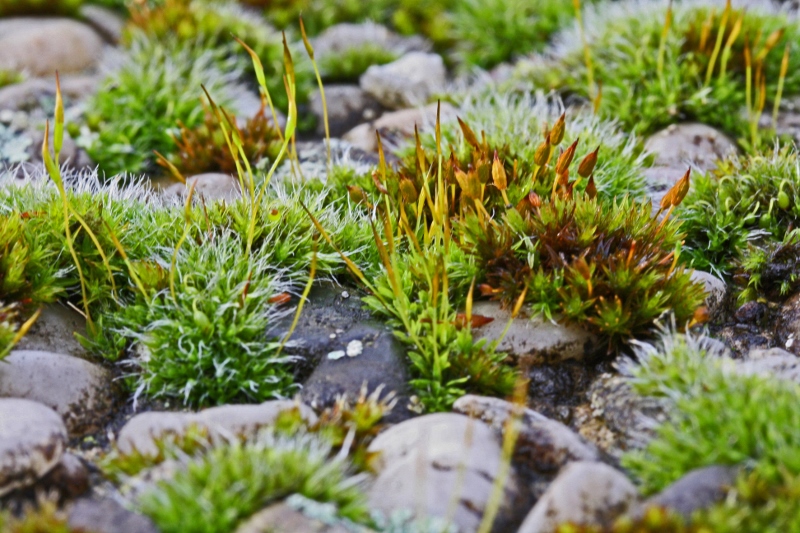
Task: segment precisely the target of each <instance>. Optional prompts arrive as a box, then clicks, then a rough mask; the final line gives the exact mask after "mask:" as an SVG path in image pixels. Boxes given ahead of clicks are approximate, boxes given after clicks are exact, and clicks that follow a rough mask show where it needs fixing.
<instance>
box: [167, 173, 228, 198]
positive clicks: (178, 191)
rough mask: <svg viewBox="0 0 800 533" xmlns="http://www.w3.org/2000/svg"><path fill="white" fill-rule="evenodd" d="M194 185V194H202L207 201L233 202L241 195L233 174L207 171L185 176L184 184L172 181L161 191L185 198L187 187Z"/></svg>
mask: <svg viewBox="0 0 800 533" xmlns="http://www.w3.org/2000/svg"><path fill="white" fill-rule="evenodd" d="M194 183H196V185H195V186H194V196H195V197H198V196H202V197H203V198H204V199H205V200H206V201H207V202H215V201H225V202H228V203H230V202H234V201H235V200H238V199H239V198H241V197H242V193H241V191H240V190H239V182H238V181H237V180H236V178H234V177H233V176H230V175H228V174H221V173H218V172H208V173H205V174H197V175H195V176H191V177H188V178H186V185H184V184H183V183H173V184H172V185H170V186H169V187H166V188H165V189H164V191H163V194H164V196H167V197H170V196H172V197H175V196H177V197H179V198H185V197H186V195H187V194H188V193H189V188H190V187H191V186H192V184H194Z"/></svg>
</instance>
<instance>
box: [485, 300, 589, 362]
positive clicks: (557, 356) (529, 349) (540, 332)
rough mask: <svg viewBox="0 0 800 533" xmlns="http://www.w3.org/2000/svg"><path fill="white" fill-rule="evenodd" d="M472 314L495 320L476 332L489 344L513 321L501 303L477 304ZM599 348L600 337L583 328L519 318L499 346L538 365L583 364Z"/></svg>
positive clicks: (487, 302) (532, 318) (541, 319)
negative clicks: (574, 360)
mask: <svg viewBox="0 0 800 533" xmlns="http://www.w3.org/2000/svg"><path fill="white" fill-rule="evenodd" d="M472 312H473V314H476V315H481V316H485V317H488V318H493V319H494V320H493V321H492V322H489V323H488V324H486V325H483V326H480V327H478V328H475V330H474V331H475V334H476V338H478V339H488V340H489V341H493V340H495V339H498V338H500V336H501V335H502V333H503V331H504V330H505V327H506V325H507V324H508V321H509V320H510V319H511V313H510V312H509V311H508V310H505V309H502V308H501V307H500V303H499V302H490V301H481V302H477V303H475V304H474V305H473V307H472ZM599 348H600V346H599V344H598V340H597V337H596V336H595V335H594V334H592V333H590V332H589V331H587V330H585V329H583V328H581V327H580V326H577V325H563V324H554V323H553V322H550V321H548V320H546V319H544V318H543V317H539V316H535V317H531V318H526V317H518V318H515V319H514V320H513V321H512V322H511V327H509V328H508V331H507V332H506V335H505V336H504V337H503V340H502V341H500V344H498V346H497V349H498V350H499V351H501V352H509V353H511V354H512V355H514V356H516V357H517V358H525V360H526V361H528V362H531V363H534V364H535V363H554V362H558V361H564V360H567V359H577V360H581V359H584V358H586V357H589V356H592V355H594V354H595V353H596V352H597V350H598V349H599Z"/></svg>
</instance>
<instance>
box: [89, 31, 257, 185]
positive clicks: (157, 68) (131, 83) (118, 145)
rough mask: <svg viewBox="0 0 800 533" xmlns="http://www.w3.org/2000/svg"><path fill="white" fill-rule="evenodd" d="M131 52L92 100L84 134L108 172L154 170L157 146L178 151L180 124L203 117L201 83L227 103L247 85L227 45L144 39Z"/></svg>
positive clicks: (191, 125)
mask: <svg viewBox="0 0 800 533" xmlns="http://www.w3.org/2000/svg"><path fill="white" fill-rule="evenodd" d="M126 54H127V56H126V59H125V60H124V62H123V64H122V65H121V66H120V67H119V68H118V69H117V70H116V71H114V72H113V73H111V74H110V75H108V76H107V77H106V79H105V80H104V81H103V82H102V83H101V88H100V90H98V92H97V94H96V95H95V96H94V97H93V98H92V99H91V100H90V101H89V102H88V103H87V105H86V109H88V110H89V112H88V113H87V116H86V123H87V125H88V126H89V128H90V129H91V130H92V131H91V133H88V134H87V135H85V136H84V137H83V138H81V139H79V144H82V145H83V146H84V147H85V148H86V151H87V152H88V154H89V156H90V157H91V158H92V160H93V161H95V162H96V163H97V164H98V165H99V166H100V170H101V172H103V173H105V175H107V176H112V175H115V174H118V173H122V172H128V173H131V174H138V173H153V172H154V171H155V170H156V168H157V167H156V165H155V160H156V156H155V155H154V151H158V152H159V153H161V154H163V155H164V156H167V157H169V156H171V155H173V154H174V153H175V150H176V149H177V146H176V143H175V140H174V138H173V136H172V135H171V133H173V132H176V133H177V128H178V124H179V123H180V124H183V125H184V126H186V127H187V128H195V127H198V126H200V125H201V124H202V123H203V105H202V103H201V96H202V94H203V91H202V89H201V87H200V86H201V84H204V85H205V87H206V89H207V90H208V92H209V93H210V94H211V96H212V98H214V100H215V101H216V103H217V104H219V105H223V106H226V107H227V106H230V105H231V104H232V103H233V102H234V99H235V97H236V94H237V91H241V90H243V89H242V88H241V87H239V86H237V83H238V80H240V79H241V76H242V73H243V70H242V68H243V66H242V64H241V62H239V61H237V60H235V59H225V58H226V53H225V52H224V51H222V50H213V49H207V50H206V49H202V48H198V47H196V46H194V45H191V44H179V43H175V42H174V43H172V44H167V43H162V42H157V41H147V40H141V39H140V40H136V41H135V42H133V43H132V45H131V48H130V50H129V51H127V52H126Z"/></svg>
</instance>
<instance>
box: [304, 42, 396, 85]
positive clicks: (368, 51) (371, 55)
mask: <svg viewBox="0 0 800 533" xmlns="http://www.w3.org/2000/svg"><path fill="white" fill-rule="evenodd" d="M398 57H399V56H398V54H397V53H396V52H394V51H392V50H388V49H386V48H384V47H383V46H381V45H379V44H365V45H363V46H359V47H357V48H347V49H345V50H343V51H342V52H339V53H335V54H327V55H325V56H323V57H322V58H320V61H319V68H320V72H321V74H322V78H323V79H324V80H325V81H327V82H331V83H348V82H349V83H358V79H359V78H360V77H361V75H362V74H363V73H364V72H366V71H367V69H368V68H369V67H371V66H372V65H384V64H386V63H391V62H392V61H394V60H395V59H397V58H398Z"/></svg>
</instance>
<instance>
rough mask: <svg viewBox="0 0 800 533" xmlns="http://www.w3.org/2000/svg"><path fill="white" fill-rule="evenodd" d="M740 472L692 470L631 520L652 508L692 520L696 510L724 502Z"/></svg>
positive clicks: (717, 468) (634, 512)
mask: <svg viewBox="0 0 800 533" xmlns="http://www.w3.org/2000/svg"><path fill="white" fill-rule="evenodd" d="M738 473H739V469H738V468H736V467H731V466H707V467H704V468H699V469H697V470H692V471H691V472H689V473H688V474H686V475H684V476H683V477H682V478H680V479H679V480H678V481H676V482H675V483H673V484H672V485H670V486H669V487H667V488H665V489H664V490H663V491H661V492H660V493H659V494H656V495H655V496H652V497H650V498H648V499H647V500H645V501H644V502H642V503H641V504H639V505H637V506H636V507H635V508H634V509H633V510H632V511H631V512H630V515H631V517H632V518H634V519H636V518H638V517H641V516H644V514H645V511H646V510H647V509H648V508H649V507H660V508H664V509H669V510H670V511H674V512H676V513H678V514H680V515H681V516H682V517H683V518H684V519H685V520H689V519H690V518H691V517H692V514H694V513H695V511H699V510H702V509H707V508H709V507H711V506H712V505H714V504H715V503H718V502H720V501H722V500H724V499H725V496H726V495H727V494H728V489H729V488H730V487H732V486H733V485H734V484H735V482H736V476H737V474H738Z"/></svg>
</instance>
